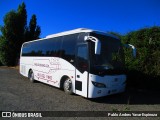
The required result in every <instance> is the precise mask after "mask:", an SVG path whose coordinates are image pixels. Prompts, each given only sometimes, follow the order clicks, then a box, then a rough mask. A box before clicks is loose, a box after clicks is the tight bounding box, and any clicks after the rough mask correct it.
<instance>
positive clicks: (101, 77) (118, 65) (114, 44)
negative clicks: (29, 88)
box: [20, 28, 135, 98]
mask: <svg viewBox="0 0 160 120" xmlns="http://www.w3.org/2000/svg"><path fill="white" fill-rule="evenodd" d="M128 46H131V48H132V49H133V51H134V53H135V48H134V46H132V45H128ZM124 62H125V60H124V52H123V45H122V43H121V41H120V39H118V38H117V37H115V36H113V35H110V34H107V33H105V32H100V31H96V30H91V29H84V28H80V29H75V30H71V31H66V32H62V33H58V34H53V35H48V36H47V37H46V38H43V39H38V40H33V41H29V42H25V43H24V44H23V45H22V48H21V54H20V74H22V75H23V76H25V77H28V78H29V79H30V81H31V82H34V81H40V82H43V83H46V84H49V85H52V86H55V87H58V88H62V89H64V91H65V92H66V93H67V94H72V93H75V94H77V95H81V96H83V97H86V98H96V97H102V96H107V95H111V94H116V93H121V92H124V90H125V86H126V75H125V73H124V64H125V63H124Z"/></svg>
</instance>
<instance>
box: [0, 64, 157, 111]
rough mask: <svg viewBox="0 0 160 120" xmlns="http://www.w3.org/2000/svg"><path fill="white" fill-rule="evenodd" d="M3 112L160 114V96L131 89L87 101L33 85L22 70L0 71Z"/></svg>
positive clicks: (0, 95)
mask: <svg viewBox="0 0 160 120" xmlns="http://www.w3.org/2000/svg"><path fill="white" fill-rule="evenodd" d="M0 111H160V92H158V91H157V92H153V91H152V92H151V91H148V92H146V91H142V90H133V89H129V90H126V92H124V93H122V94H116V95H111V96H106V97H101V98H96V99H86V98H83V97H81V96H78V95H67V94H65V93H64V91H62V90H60V89H58V88H55V87H52V86H50V85H46V84H43V83H39V82H36V83H31V82H30V81H29V80H28V79H27V78H25V77H23V76H21V75H20V74H19V71H18V70H16V69H13V68H7V67H0Z"/></svg>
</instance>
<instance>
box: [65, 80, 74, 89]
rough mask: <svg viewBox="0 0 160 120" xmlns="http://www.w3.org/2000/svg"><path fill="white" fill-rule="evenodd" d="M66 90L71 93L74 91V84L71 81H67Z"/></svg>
mask: <svg viewBox="0 0 160 120" xmlns="http://www.w3.org/2000/svg"><path fill="white" fill-rule="evenodd" d="M64 89H65V90H66V91H71V90H72V83H71V80H70V79H67V80H66V81H65V83H64Z"/></svg>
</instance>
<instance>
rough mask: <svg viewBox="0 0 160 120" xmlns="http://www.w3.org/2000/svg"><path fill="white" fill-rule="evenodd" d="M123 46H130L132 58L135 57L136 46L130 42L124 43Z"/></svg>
mask: <svg viewBox="0 0 160 120" xmlns="http://www.w3.org/2000/svg"><path fill="white" fill-rule="evenodd" d="M124 46H125V47H126V48H132V55H133V57H134V58H136V48H135V47H134V46H133V45H131V44H124Z"/></svg>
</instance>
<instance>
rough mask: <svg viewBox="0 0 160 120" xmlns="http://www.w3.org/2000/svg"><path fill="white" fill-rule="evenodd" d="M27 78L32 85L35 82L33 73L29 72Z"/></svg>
mask: <svg viewBox="0 0 160 120" xmlns="http://www.w3.org/2000/svg"><path fill="white" fill-rule="evenodd" d="M28 78H29V80H30V81H31V82H32V83H34V81H35V80H34V73H33V71H32V70H30V71H29V75H28Z"/></svg>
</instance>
